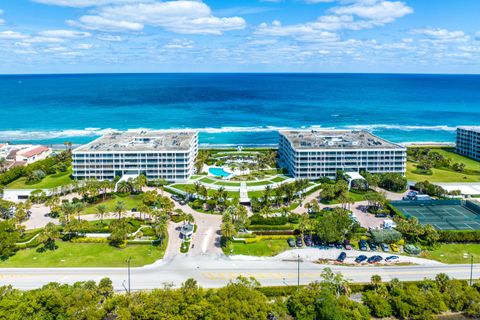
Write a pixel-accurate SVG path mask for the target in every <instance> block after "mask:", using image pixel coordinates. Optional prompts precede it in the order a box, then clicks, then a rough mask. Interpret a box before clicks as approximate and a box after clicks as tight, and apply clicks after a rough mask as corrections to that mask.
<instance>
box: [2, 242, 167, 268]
mask: <svg viewBox="0 0 480 320" xmlns="http://www.w3.org/2000/svg"><path fill="white" fill-rule="evenodd" d="M165 247H166V245H164V246H153V245H151V244H136V245H128V246H126V247H125V248H116V247H113V246H110V245H109V244H108V243H72V242H67V241H57V242H56V248H55V249H54V250H45V251H44V250H38V248H27V249H24V250H20V251H18V252H17V253H16V254H15V255H14V256H12V257H10V258H9V259H7V260H5V261H0V268H13V267H16V268H18V267H20V268H59V267H60V268H62V267H65V268H66V267H124V266H125V261H127V259H128V258H129V257H131V258H132V266H138V267H139V266H143V265H147V264H151V263H153V262H155V261H157V260H158V259H161V258H162V257H163V254H164V253H165Z"/></svg>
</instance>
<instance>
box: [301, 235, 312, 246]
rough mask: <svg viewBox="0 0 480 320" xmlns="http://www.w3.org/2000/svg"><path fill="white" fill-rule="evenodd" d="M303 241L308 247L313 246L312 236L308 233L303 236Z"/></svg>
mask: <svg viewBox="0 0 480 320" xmlns="http://www.w3.org/2000/svg"><path fill="white" fill-rule="evenodd" d="M303 241H304V242H305V245H306V246H307V247H311V246H312V245H313V242H312V237H311V236H310V235H308V234H306V235H304V236H303Z"/></svg>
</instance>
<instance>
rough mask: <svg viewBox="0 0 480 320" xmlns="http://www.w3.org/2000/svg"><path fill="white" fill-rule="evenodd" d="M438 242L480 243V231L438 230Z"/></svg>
mask: <svg viewBox="0 0 480 320" xmlns="http://www.w3.org/2000/svg"><path fill="white" fill-rule="evenodd" d="M438 234H439V236H440V239H439V241H440V242H445V243H450V242H460V243H466V242H480V230H439V231H438Z"/></svg>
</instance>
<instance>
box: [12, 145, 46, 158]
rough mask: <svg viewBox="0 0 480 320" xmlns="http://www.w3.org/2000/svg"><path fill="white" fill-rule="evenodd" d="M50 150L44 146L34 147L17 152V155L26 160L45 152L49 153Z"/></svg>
mask: <svg viewBox="0 0 480 320" xmlns="http://www.w3.org/2000/svg"><path fill="white" fill-rule="evenodd" d="M49 150H50V148H49V147H46V146H34V147H31V148H28V149H25V150H20V151H18V152H17V154H18V155H21V156H23V157H26V158H30V157H33V156H36V155H39V154H41V153H44V152H46V151H49Z"/></svg>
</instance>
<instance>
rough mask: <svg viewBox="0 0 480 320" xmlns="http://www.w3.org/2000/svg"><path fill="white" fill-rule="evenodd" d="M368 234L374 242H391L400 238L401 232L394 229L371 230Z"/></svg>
mask: <svg viewBox="0 0 480 320" xmlns="http://www.w3.org/2000/svg"><path fill="white" fill-rule="evenodd" d="M370 234H371V235H372V238H373V240H374V241H375V242H376V243H382V242H385V243H392V242H397V241H400V240H401V239H402V234H401V233H400V232H399V231H397V230H394V229H383V230H371V231H370Z"/></svg>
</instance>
